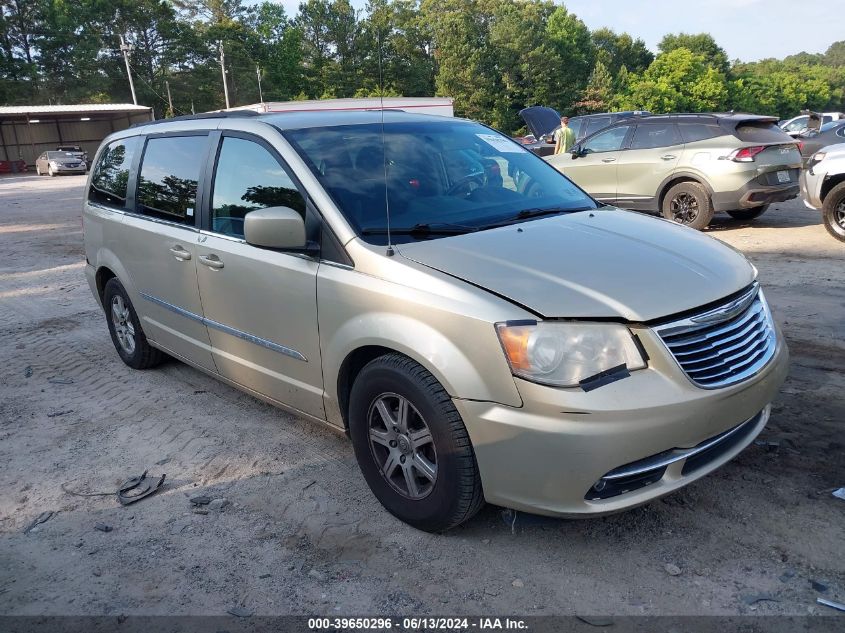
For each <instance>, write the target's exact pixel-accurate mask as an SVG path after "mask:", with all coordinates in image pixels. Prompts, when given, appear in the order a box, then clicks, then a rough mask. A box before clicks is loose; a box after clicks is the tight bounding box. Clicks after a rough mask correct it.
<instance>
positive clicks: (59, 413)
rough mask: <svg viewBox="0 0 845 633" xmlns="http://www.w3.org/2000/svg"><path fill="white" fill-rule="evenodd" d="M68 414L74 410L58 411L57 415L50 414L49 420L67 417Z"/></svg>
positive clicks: (48, 415)
mask: <svg viewBox="0 0 845 633" xmlns="http://www.w3.org/2000/svg"><path fill="white" fill-rule="evenodd" d="M68 413H73V409H66V410H64V411H56V412H55V413H48V414H47V417H48V418H58V417H59V416H62V415H67V414H68Z"/></svg>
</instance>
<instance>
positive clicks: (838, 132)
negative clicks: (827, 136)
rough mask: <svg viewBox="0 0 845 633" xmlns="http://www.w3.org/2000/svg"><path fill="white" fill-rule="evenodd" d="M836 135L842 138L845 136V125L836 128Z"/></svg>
mask: <svg viewBox="0 0 845 633" xmlns="http://www.w3.org/2000/svg"><path fill="white" fill-rule="evenodd" d="M836 136H841V137H842V138H845V125H843V126H842V127H841V128H839V129H838V130H836Z"/></svg>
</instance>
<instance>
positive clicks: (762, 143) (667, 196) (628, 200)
mask: <svg viewBox="0 0 845 633" xmlns="http://www.w3.org/2000/svg"><path fill="white" fill-rule="evenodd" d="M776 123H777V119H775V118H774V117H765V116H757V115H748V114H670V115H650V116H639V115H635V116H628V117H624V118H622V119H620V120H618V121H617V122H616V123H614V124H612V125H610V126H609V127H607V128H605V129H603V130H601V131H599V132H596V133H594V134H593V135H592V136H588V137H587V138H585V139H583V140H581V141H579V142H577V143H576V144H575V146H574V147H573V148H572V149H571V151H570V153H568V154H558V155H554V156H547V157H546V160H548V161H549V163H551V164H552V165H553V166H554V167H555V168H556V169H558V170H559V171H561V172H563V173H564V174H566V175H567V176H568V177H569V178H570V179H572V180H573V181H574V182H575V183H576V184H578V185H579V186H581V187H582V188H583V189H584V190H585V191H587V192H588V193H590V194H591V195H592V196H593V197H595V198H596V199H598V200H600V201H602V202H604V203H607V204H612V205H616V206H620V207H623V208H626V209H634V210H639V211H649V212H655V213H661V214H662V215H663V216H664V217H665V218H667V219H669V220H673V221H675V222H679V223H681V224H685V225H688V226H691V227H693V228H696V229H703V228H705V227H706V226H707V225H708V224H709V223H710V221H711V219H712V218H713V215H714V214H715V213H716V212H726V213H728V214H730V215H731V216H732V217H734V218H737V219H742V220H751V219H753V218H756V217H758V216H759V215H761V214H762V213H763V212H765V211H766V209H767V208H768V206H769V205H770V204H771V203H773V202H781V201H785V200H790V199H792V198H795V197H796V196H797V195H798V194H799V185H798V180H799V174H800V171H801V155H800V153H799V151H798V147H797V145H796V144H795V142H794V141H793V140H792V139H791V138H790V137H789V136H788V135H787V134H785V133H784V132H783V131H782V130H780V129H779V128H778V127H777V125H776Z"/></svg>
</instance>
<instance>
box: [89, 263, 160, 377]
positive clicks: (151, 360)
mask: <svg viewBox="0 0 845 633" xmlns="http://www.w3.org/2000/svg"><path fill="white" fill-rule="evenodd" d="M103 307H104V308H105V311H106V322H107V323H108V326H109V334H111V340H112V343H114V347H115V349H116V350H117V353H118V355H119V356H120V358H121V360H122V361H123V362H124V363H126V364H127V365H129V366H130V367H131V368H132V369H149V368H150V367H155V366H156V365H158V364H159V363H161V361H162V360H163V359H164V354H163V353H162V352H160V351H159V350H157V349H156V348H154V347H152V346H151V345H150V344H149V343H148V342H147V337H146V335H145V334H144V330H142V329H141V322H140V321H139V320H138V315H137V313H136V312H135V308H134V307H133V306H132V302H131V301H130V300H129V295H128V294H126V289H125V288H124V287H123V284H122V283H120V281H118V279H117V277H112V278H111V279H109V280H108V282H107V283H106V287H105V290H104V291H103Z"/></svg>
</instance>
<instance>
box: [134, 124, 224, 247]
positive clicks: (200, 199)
mask: <svg viewBox="0 0 845 633" xmlns="http://www.w3.org/2000/svg"><path fill="white" fill-rule="evenodd" d="M210 132H211V130H181V131H174V132H159V133H157V134H146V135H144V136H141V143H142V146H141V151H139V152H138V155H137V156H136V157H135V158H134V159H133V160H132V170H131V172H130V173H129V182H128V183H127V191H126V201H127V205H126V211H127V213H130V214H131V215H133V216H136V217H139V218H143V219H144V220H149V221H151V222H157V223H159V224H167V225H168V226H176V227H179V228H182V229H187V230H189V231H198V230H199V227H200V226H201V225H200V223H199V221H200V216H201V213H194V223H193V224H186V223H184V222H171V221H169V220H163V219H160V218H154V217H151V216H149V215H146V214H144V213H141V212H140V211H139V210H138V203H137V193H138V184H139V179H140V175H141V165H142V164H143V158H144V155H145V154H146V153H147V144H148V142H149V141H150V140H151V139H156V138H169V137H183V136H204V137H206V143H205V149H204V156H203V158H202V164H204V165H205V164H207V163H208V162H209V155H208V154H209V151H210V141H209V136H210ZM205 173H206V170H205V169H200V170H199V174H198V176H197V178H198V180H197V199H196V200H195V201H194V208H195V209H201V208H202V206H201V205H202V204H204V202H205V196H204V189H205ZM130 199H131V203H130Z"/></svg>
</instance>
